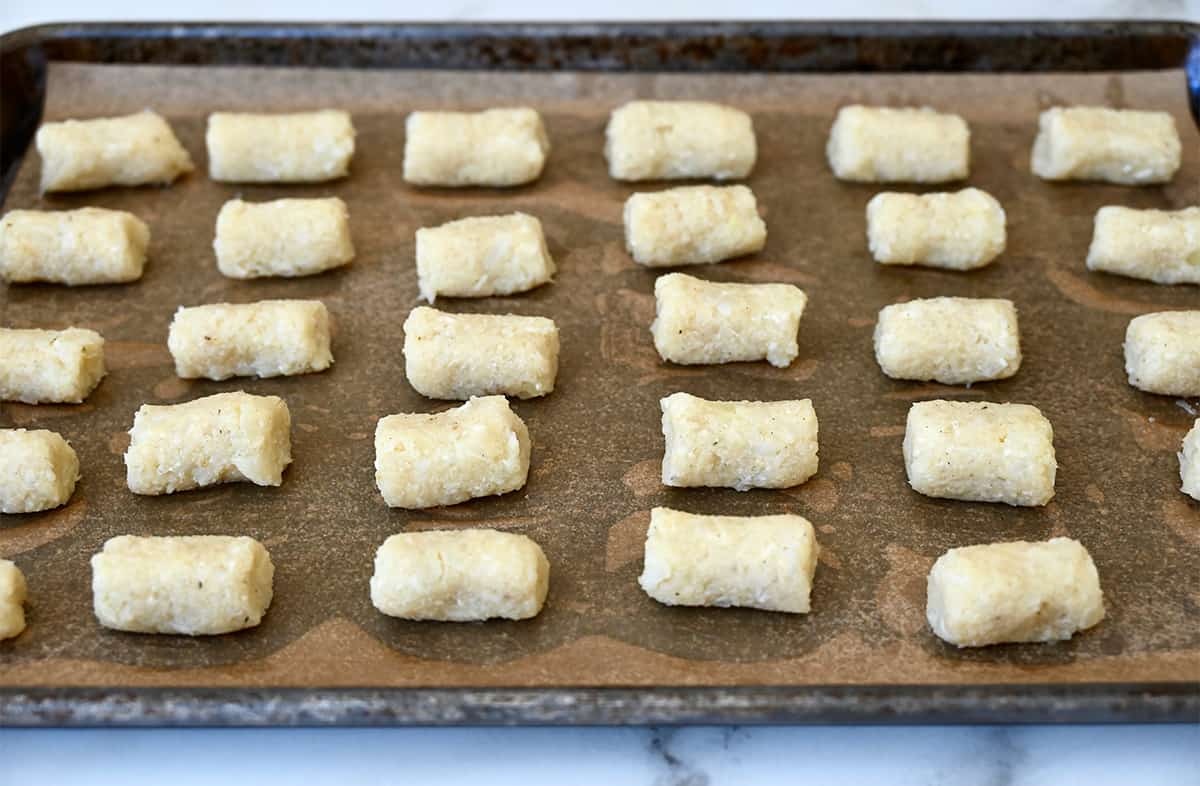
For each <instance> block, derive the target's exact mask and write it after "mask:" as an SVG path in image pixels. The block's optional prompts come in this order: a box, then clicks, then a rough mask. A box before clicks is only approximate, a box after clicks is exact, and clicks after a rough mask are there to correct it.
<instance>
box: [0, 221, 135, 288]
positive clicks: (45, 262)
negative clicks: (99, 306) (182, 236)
mask: <svg viewBox="0 0 1200 786" xmlns="http://www.w3.org/2000/svg"><path fill="white" fill-rule="evenodd" d="M149 244H150V228H149V227H148V226H146V224H145V223H144V222H143V221H142V220H141V219H139V218H138V217H137V216H135V215H134V214H133V213H126V212H125V211H123V210H105V209H103V208H99V207H84V208H80V209H79V210H12V211H10V212H9V213H7V214H6V215H5V216H4V220H3V221H0V278H3V279H4V280H5V281H9V282H13V283H24V282H29V281H49V282H53V283H57V284H67V285H72V286H73V285H77V284H118V283H123V282H126V281H136V280H137V279H139V278H141V277H142V269H143V268H144V267H145V266H146V246H148V245H149Z"/></svg>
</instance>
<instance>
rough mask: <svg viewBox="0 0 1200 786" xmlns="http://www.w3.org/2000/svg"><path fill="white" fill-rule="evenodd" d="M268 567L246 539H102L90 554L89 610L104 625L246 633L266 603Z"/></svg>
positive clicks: (258, 547) (261, 551) (266, 557)
mask: <svg viewBox="0 0 1200 786" xmlns="http://www.w3.org/2000/svg"><path fill="white" fill-rule="evenodd" d="M274 577H275V566H274V565H272V564H271V555H270V554H268V553H267V550H266V548H265V547H264V546H263V545H262V544H261V543H259V542H258V541H257V540H254V539H253V538H247V537H231V536H227V535H188V536H182V537H136V536H133V535H120V536H118V537H115V538H109V539H108V540H107V541H105V543H104V548H103V550H101V551H100V552H99V553H97V554H94V555H92V606H93V610H94V611H95V613H96V619H97V620H99V621H100V624H101V625H103V626H104V627H106V628H112V629H113V630H125V631H131V632H134V633H178V634H183V635H186V636H211V635H216V634H220V633H232V632H233V631H236V630H243V629H245V628H253V627H254V626H255V625H258V623H260V622H261V621H262V618H263V615H264V614H266V612H267V607H268V606H270V605H271V596H272V594H273V587H272V582H273V580H274Z"/></svg>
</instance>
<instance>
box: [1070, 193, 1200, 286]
mask: <svg viewBox="0 0 1200 786" xmlns="http://www.w3.org/2000/svg"><path fill="white" fill-rule="evenodd" d="M1087 267H1088V270H1098V271H1102V272H1104V273H1113V274H1115V275H1118V276H1128V277H1130V278H1140V279H1144V280H1146V281H1153V282H1154V283H1156V284H1200V207H1189V208H1185V209H1183V210H1131V209H1130V208H1127V207H1116V206H1112V205H1109V206H1108V207H1102V208H1100V209H1099V210H1098V211H1096V221H1095V229H1094V231H1093V233H1092V245H1091V247H1089V248H1088V255H1087Z"/></svg>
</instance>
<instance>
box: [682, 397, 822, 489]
mask: <svg viewBox="0 0 1200 786" xmlns="http://www.w3.org/2000/svg"><path fill="white" fill-rule="evenodd" d="M660 404H661V406H662V429H663V438H664V440H665V443H666V446H665V449H664V451H663V461H662V482H663V485H665V486H675V487H691V486H716V487H722V488H734V489H737V490H738V491H746V490H748V489H753V488H776V489H777V488H789V487H791V486H798V485H800V484H801V483H803V482H804V481H806V480H808V479H809V478H811V477H812V476H813V475H815V474H817V465H818V462H817V414H816V412H815V411H814V410H813V405H812V402H811V401H810V400H809V399H803V400H800V401H706V400H705V399H702V398H698V397H696V396H692V395H689V394H687V393H673V394H672V395H670V396H667V397H666V398H664V399H662V401H661V402H660Z"/></svg>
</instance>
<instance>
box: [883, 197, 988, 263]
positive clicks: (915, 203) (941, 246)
mask: <svg viewBox="0 0 1200 786" xmlns="http://www.w3.org/2000/svg"><path fill="white" fill-rule="evenodd" d="M1005 242H1006V232H1005V214H1004V208H1002V207H1001V206H1000V203H999V202H997V201H996V199H995V198H994V197H993V196H992V195H991V194H988V193H987V192H986V191H980V190H979V189H978V188H964V189H963V190H962V191H957V192H954V193H950V194H896V193H882V194H876V195H875V196H874V197H873V198H872V199H871V201H870V202H868V203H867V243H868V245H869V246H870V248H871V255H872V256H873V257H875V261H876V262H878V263H880V264H881V265H927V266H929V267H941V268H948V269H950V270H974V269H976V268H981V267H984V266H986V265H988V264H989V263H991V261H992V260H994V259H995V258H996V257H998V256H1000V254H1001V253H1002V252H1003V251H1004V245H1005Z"/></svg>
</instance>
